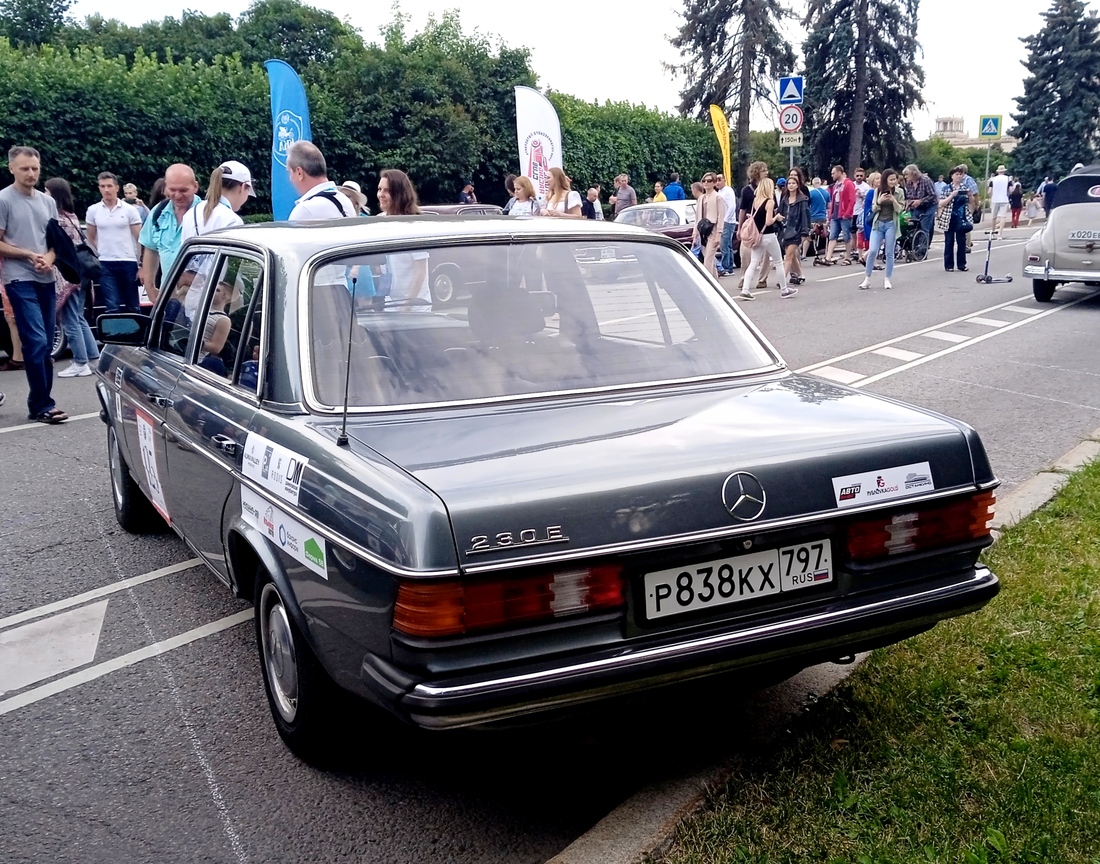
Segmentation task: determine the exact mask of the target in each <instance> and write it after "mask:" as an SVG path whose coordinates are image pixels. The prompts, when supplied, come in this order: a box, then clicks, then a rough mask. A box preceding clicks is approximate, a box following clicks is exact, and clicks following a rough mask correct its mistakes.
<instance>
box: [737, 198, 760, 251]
mask: <svg viewBox="0 0 1100 864" xmlns="http://www.w3.org/2000/svg"><path fill="white" fill-rule="evenodd" d="M761 206H762V205H761ZM759 210H760V207H757V208H756V210H753V211H752V212H751V213H749V218H748V219H746V220H745V221H744V222H743V223H742V225H741V232H740V236H741V242H742V243H743V244H744V245H745V246H748V247H749V248H750V249H755V248H756V247H757V246H759V245H760V244H761V242H763V240H764V235H763V234H762V233H761V231H760V229H759V228H758V227H757V226H756V214H757V212H758V211H759Z"/></svg>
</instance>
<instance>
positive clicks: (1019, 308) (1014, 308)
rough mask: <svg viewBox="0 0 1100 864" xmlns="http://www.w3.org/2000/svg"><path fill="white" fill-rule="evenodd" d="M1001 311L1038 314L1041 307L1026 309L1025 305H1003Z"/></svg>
mask: <svg viewBox="0 0 1100 864" xmlns="http://www.w3.org/2000/svg"><path fill="white" fill-rule="evenodd" d="M1001 311H1002V312H1019V313H1020V314H1021V315H1038V314H1039V313H1040V312H1042V311H1043V310H1042V309H1028V308H1027V307H1026V306H1004V307H1002V308H1001Z"/></svg>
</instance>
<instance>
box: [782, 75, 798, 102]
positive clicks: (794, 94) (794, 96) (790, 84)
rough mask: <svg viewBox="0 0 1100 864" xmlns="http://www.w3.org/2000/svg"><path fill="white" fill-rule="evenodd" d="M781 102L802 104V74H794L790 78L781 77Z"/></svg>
mask: <svg viewBox="0 0 1100 864" xmlns="http://www.w3.org/2000/svg"><path fill="white" fill-rule="evenodd" d="M779 104H780V105H801V104H802V76H801V75H792V76H791V77H789V78H780V79H779Z"/></svg>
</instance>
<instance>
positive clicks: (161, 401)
mask: <svg viewBox="0 0 1100 864" xmlns="http://www.w3.org/2000/svg"><path fill="white" fill-rule="evenodd" d="M149 401H150V402H152V403H153V404H154V405H156V406H157V407H158V408H171V407H172V400H171V399H169V398H168V397H167V396H161V395H159V394H157V393H154V394H152V395H151V396H150V397H149Z"/></svg>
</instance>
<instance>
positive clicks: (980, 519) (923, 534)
mask: <svg viewBox="0 0 1100 864" xmlns="http://www.w3.org/2000/svg"><path fill="white" fill-rule="evenodd" d="M995 503H996V496H995V495H994V494H993V492H992V491H990V492H979V493H978V494H977V495H971V496H969V497H967V498H964V499H962V500H958V499H956V500H954V501H950V502H948V503H946V504H939V505H934V506H930V507H922V508H919V509H915V510H906V511H904V512H900V513H898V512H895V513H889V514H884V515H881V516H878V515H876V516H871V517H868V518H866V519H858V520H856V521H855V522H852V523H851V524H850V525H849V526H848V555H849V557H851V558H852V560H854V561H868V560H871V559H874V558H885V557H887V556H890V555H904V554H908V553H911V552H924V551H926V550H928V549H935V548H937V547H940V546H951V545H954V544H956V543H966V542H969V541H971V540H980V539H982V538H984V537H988V536H989V532H990V530H991V529H992V524H993V507H994V504H995Z"/></svg>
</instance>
